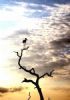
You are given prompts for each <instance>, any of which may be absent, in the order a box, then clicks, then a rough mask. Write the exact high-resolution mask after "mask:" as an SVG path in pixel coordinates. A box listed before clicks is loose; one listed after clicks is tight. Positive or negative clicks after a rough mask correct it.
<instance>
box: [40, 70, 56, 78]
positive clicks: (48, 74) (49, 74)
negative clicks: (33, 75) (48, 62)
mask: <svg viewBox="0 0 70 100" xmlns="http://www.w3.org/2000/svg"><path fill="white" fill-rule="evenodd" d="M53 71H54V70H52V71H51V72H50V73H47V72H46V73H44V74H43V75H42V76H40V77H39V78H44V77H45V76H46V75H47V76H49V77H53V76H52V74H53Z"/></svg>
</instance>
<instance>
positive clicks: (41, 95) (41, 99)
mask: <svg viewBox="0 0 70 100" xmlns="http://www.w3.org/2000/svg"><path fill="white" fill-rule="evenodd" d="M36 88H37V90H38V93H39V96H40V100H44V97H43V93H42V91H41V88H40V86H39V84H36Z"/></svg>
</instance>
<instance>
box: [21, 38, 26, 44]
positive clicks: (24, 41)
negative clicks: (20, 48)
mask: <svg viewBox="0 0 70 100" xmlns="http://www.w3.org/2000/svg"><path fill="white" fill-rule="evenodd" d="M26 42H27V38H25V39H24V40H23V41H22V43H23V44H24V46H25V44H26Z"/></svg>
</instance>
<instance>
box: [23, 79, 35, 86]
mask: <svg viewBox="0 0 70 100" xmlns="http://www.w3.org/2000/svg"><path fill="white" fill-rule="evenodd" d="M23 82H27V83H32V84H34V85H36V83H35V82H34V81H33V80H28V79H26V78H24V80H23V81H22V83H23Z"/></svg>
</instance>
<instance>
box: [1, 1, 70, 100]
mask: <svg viewBox="0 0 70 100" xmlns="http://www.w3.org/2000/svg"><path fill="white" fill-rule="evenodd" d="M24 38H28V40H27V44H26V46H29V49H28V50H27V51H25V52H24V55H23V58H22V61H21V64H22V65H24V66H26V67H27V68H32V67H34V68H35V70H36V72H37V73H39V75H42V74H43V73H45V72H50V71H51V70H52V69H54V70H55V71H54V73H53V78H48V77H47V76H46V77H45V78H44V79H42V80H41V82H40V84H41V86H42V88H43V89H44V88H48V93H47V95H49V96H51V97H52V100H56V99H57V100H58V98H57V97H58V96H60V99H61V100H69V98H70V96H69V94H70V86H69V84H70V0H0V98H1V100H8V99H9V98H10V100H15V98H14V95H16V94H17V95H18V93H19V92H20V94H22V93H24V91H26V92H25V95H26V96H25V98H27V96H28V91H31V93H32V91H34V90H33V89H32V86H31V85H30V87H29V86H28V85H26V84H24V86H23V85H22V83H21V81H22V80H23V79H24V78H25V77H27V78H32V79H34V77H33V76H31V75H29V74H27V73H25V72H24V71H23V70H19V66H18V63H17V61H18V58H17V56H16V54H15V53H14V51H18V52H20V50H21V48H22V47H23V44H22V40H23V39H24ZM51 83H52V84H51ZM46 84H47V86H46ZM23 88H25V89H23ZM12 91H14V94H13V92H12ZM43 91H46V90H43ZM56 91H58V93H59V95H58V94H56ZM34 92H35V91H34ZM67 92H68V95H67V94H66V93H67ZM6 93H7V95H6ZM35 93H36V92H35ZM45 93H46V92H44V95H45V98H47V97H46V94H45ZM55 94H56V96H55ZM61 94H62V95H61ZM33 97H34V96H33ZM18 98H19V100H21V98H23V97H22V96H21V95H19V97H18ZM37 98H38V96H37ZM32 100H33V99H32Z"/></svg>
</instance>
